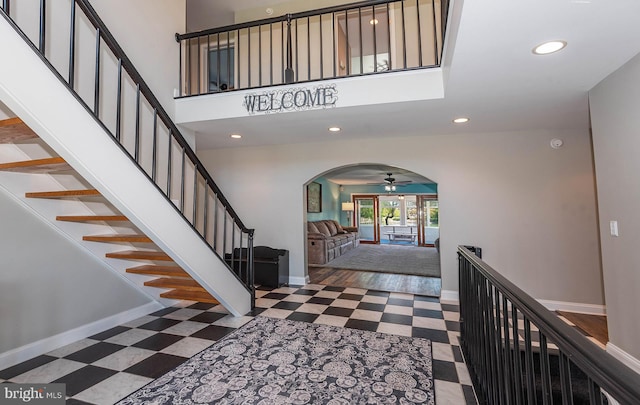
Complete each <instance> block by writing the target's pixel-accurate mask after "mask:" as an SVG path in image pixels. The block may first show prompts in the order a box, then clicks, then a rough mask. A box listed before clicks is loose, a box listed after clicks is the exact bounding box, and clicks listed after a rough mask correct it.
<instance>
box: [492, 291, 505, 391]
mask: <svg viewBox="0 0 640 405" xmlns="http://www.w3.org/2000/svg"><path fill="white" fill-rule="evenodd" d="M494 288H495V287H494ZM493 305H494V310H495V325H494V331H495V336H494V342H495V343H494V347H495V354H496V360H495V362H496V371H497V374H496V386H497V387H498V393H497V395H498V400H499V403H501V404H503V403H505V391H506V385H505V384H504V367H503V366H504V354H503V351H502V326H501V322H500V321H501V318H502V314H501V311H500V292H499V291H498V289H497V288H495V294H494V302H493Z"/></svg>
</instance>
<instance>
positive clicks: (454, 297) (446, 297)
mask: <svg viewBox="0 0 640 405" xmlns="http://www.w3.org/2000/svg"><path fill="white" fill-rule="evenodd" d="M440 301H450V302H460V295H459V294H458V291H453V290H442V291H440Z"/></svg>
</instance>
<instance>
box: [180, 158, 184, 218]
mask: <svg viewBox="0 0 640 405" xmlns="http://www.w3.org/2000/svg"><path fill="white" fill-rule="evenodd" d="M184 155H185V148H184V146H183V147H182V163H181V166H182V172H181V174H180V212H182V214H184V187H185V184H184V183H185V159H184V157H185V156H184Z"/></svg>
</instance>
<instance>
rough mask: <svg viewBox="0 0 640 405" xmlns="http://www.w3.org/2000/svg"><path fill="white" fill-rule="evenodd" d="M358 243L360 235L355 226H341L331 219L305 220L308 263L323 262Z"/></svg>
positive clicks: (354, 246)
mask: <svg viewBox="0 0 640 405" xmlns="http://www.w3.org/2000/svg"><path fill="white" fill-rule="evenodd" d="M359 244H360V237H359V236H358V230H357V228H355V227H342V226H341V225H340V224H339V223H338V222H337V221H334V220H332V219H324V220H321V221H308V222H307V254H308V259H309V264H325V263H327V262H330V261H331V260H333V259H335V258H336V257H340V256H341V255H343V254H345V253H346V252H348V251H349V250H351V249H354V248H356V247H357V246H358V245H359Z"/></svg>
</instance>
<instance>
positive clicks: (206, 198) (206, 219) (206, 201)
mask: <svg viewBox="0 0 640 405" xmlns="http://www.w3.org/2000/svg"><path fill="white" fill-rule="evenodd" d="M209 187H210V186H209V182H208V181H207V179H204V212H203V214H202V215H203V222H204V228H203V229H204V230H203V232H202V237H203V238H204V240H205V241H206V240H207V235H208V233H209V232H208V231H209ZM208 243H209V242H208V241H207V244H208Z"/></svg>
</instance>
